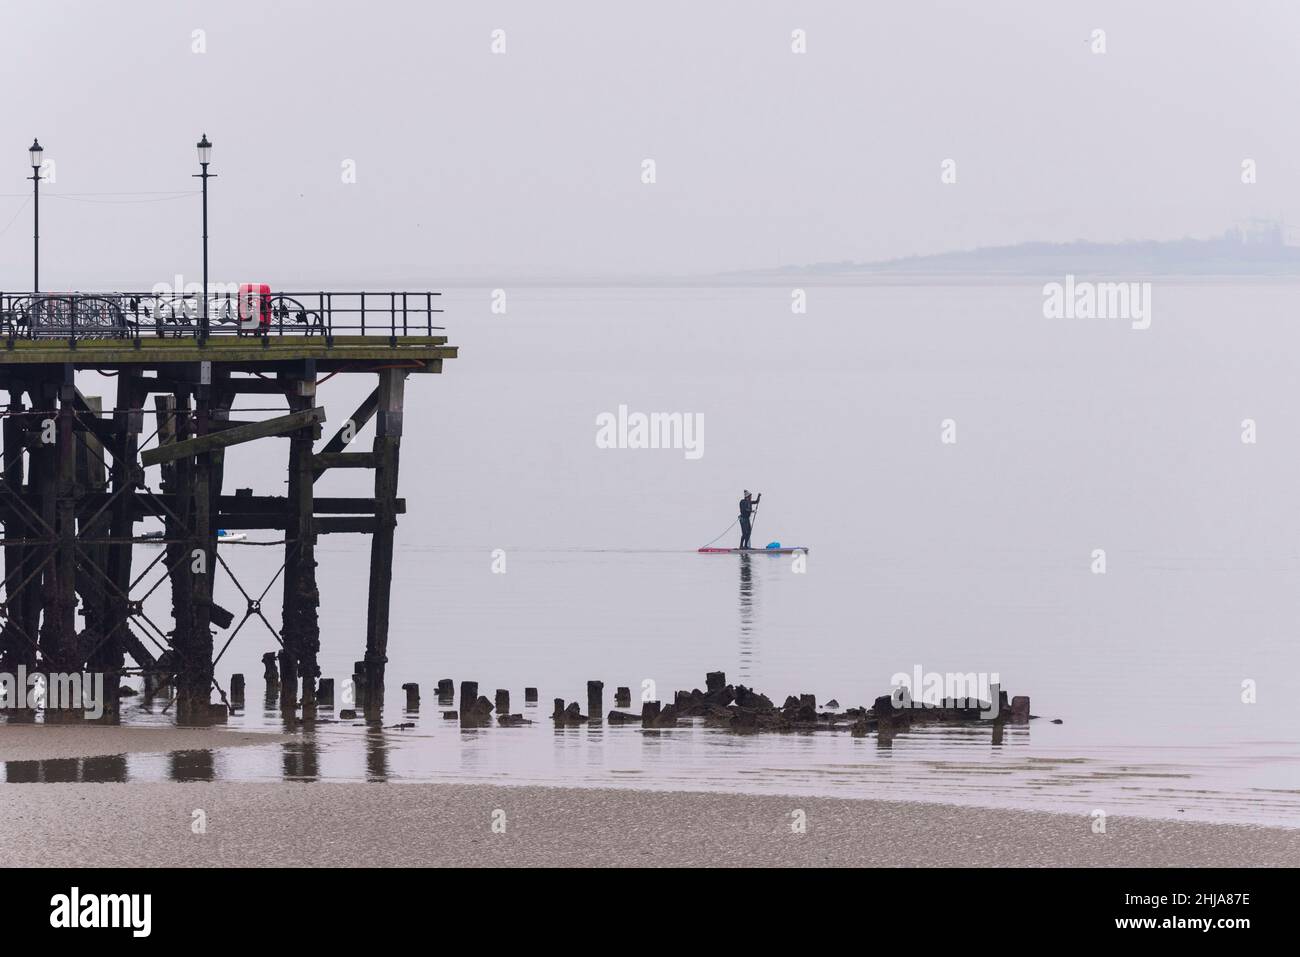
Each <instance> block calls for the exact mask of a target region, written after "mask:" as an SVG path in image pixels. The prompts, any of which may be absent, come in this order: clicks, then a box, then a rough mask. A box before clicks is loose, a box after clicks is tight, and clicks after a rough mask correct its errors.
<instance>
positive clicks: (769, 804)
mask: <svg viewBox="0 0 1300 957" xmlns="http://www.w3.org/2000/svg"><path fill="white" fill-rule="evenodd" d="M2 787H3V794H2V797H0V835H3V839H4V843H5V846H6V849H7V851H8V855H7V856H8V857H9V859H10V860H21V861H23V862H24V863H25V864H29V865H33V864H34V865H44V866H122V867H149V866H164V865H178V866H204V867H210V866H217V867H220V866H276V865H281V866H283V865H313V866H326V867H344V866H355V865H360V864H368V865H378V866H400V865H407V866H410V865H419V866H424V865H429V866H453V867H468V866H514V867H531V866H566V867H600V866H659V867H683V866H720V867H735V866H788V867H804V866H833V867H839V866H854V867H875V866H883V865H890V866H958V867H962V866H968V867H989V866H1000V867H1006V866H1055V865H1079V866H1141V867H1164V866H1210V865H1233V866H1242V865H1246V866H1260V867H1263V866H1292V867H1294V866H1296V865H1298V864H1300V830H1284V829H1280V828H1258V827H1244V826H1237V825H1213V824H1200V823H1191V822H1165V821H1155V820H1145V819H1136V818H1112V819H1110V820H1109V821H1108V822H1107V829H1106V833H1105V834H1104V835H1100V834H1094V833H1092V831H1091V827H1090V824H1091V822H1090V821H1089V820H1087V819H1084V818H1079V817H1076V816H1070V815H1059V814H1047V813H1041V812H1023V811H1006V810H987V809H980V808H962V807H950V806H943V805H935V804H918V803H905V802H889V801H856V800H832V799H809V798H786V797H779V796H752V795H739V794H736V795H723V794H702V793H686V792H648V791H632V790H598V789H577V788H571V789H564V788H542V787H501V786H487V785H461V784H379V785H375V784H295V783H284V784H246V783H224V782H217V783H192V784H177V783H165V784H163V783H160V784H32V785H23V784H14V785H3V786H2ZM196 811H202V812H203V814H204V815H205V817H206V833H203V834H196V833H194V832H193V830H192V828H191V824H192V822H193V821H194V820H195V812H196ZM796 811H802V812H803V815H804V820H805V821H806V825H807V829H806V831H805V832H804V833H795V832H794V830H793V829H792V826H791V825H792V824H793V823H794V822H795V820H796V817H795V815H794V814H793V813H792V812H796ZM494 823H495V825H496V829H495V830H494Z"/></svg>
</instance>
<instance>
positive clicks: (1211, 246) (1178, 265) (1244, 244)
mask: <svg viewBox="0 0 1300 957" xmlns="http://www.w3.org/2000/svg"><path fill="white" fill-rule="evenodd" d="M1066 273H1075V274H1080V275H1083V274H1086V275H1102V276H1247V275H1249V276H1300V246H1289V245H1287V244H1286V242H1285V241H1284V227H1283V226H1282V225H1281V224H1279V223H1271V222H1268V223H1262V224H1253V225H1251V226H1249V227H1242V228H1236V229H1230V230H1228V231H1227V232H1225V233H1224V234H1223V235H1222V236H1219V237H1216V238H1214V239H1175V240H1163V241H1161V240H1143V241H1136V242H1121V243H1094V242H1083V241H1076V242H1068V243H1048V242H1029V243H1017V244H1016V245H1014V246H988V247H984V248H980V249H970V250H962V251H958V252H949V253H938V254H935V255H929V256H908V257H905V258H902V259H890V260H886V261H884V262H870V263H855V262H848V261H844V262H835V263H813V264H811V265H807V266H783V267H778V268H776V269H767V270H756V271H752V272H747V273H745V274H744V275H745V276H747V277H749V278H751V279H760V278H773V279H774V278H777V277H797V276H807V277H809V278H825V279H840V280H845V279H852V278H855V277H861V278H863V279H867V278H871V277H888V276H902V277H905V276H966V277H974V276H986V277H992V276H1060V275H1064V274H1066ZM732 275H733V276H737V275H738V274H732Z"/></svg>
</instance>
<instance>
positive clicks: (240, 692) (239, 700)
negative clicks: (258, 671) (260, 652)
mask: <svg viewBox="0 0 1300 957" xmlns="http://www.w3.org/2000/svg"><path fill="white" fill-rule="evenodd" d="M230 703H231V704H233V705H234V706H235V707H236V708H242V707H243V706H244V676H243V675H241V674H238V673H236V674H233V675H231V676H230Z"/></svg>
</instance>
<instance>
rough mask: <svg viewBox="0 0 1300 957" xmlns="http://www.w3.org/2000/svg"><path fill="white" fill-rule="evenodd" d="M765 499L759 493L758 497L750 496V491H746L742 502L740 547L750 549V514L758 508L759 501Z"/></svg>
mask: <svg viewBox="0 0 1300 957" xmlns="http://www.w3.org/2000/svg"><path fill="white" fill-rule="evenodd" d="M762 497H763V493H762V492H759V493H758V496H757V497H753V496H751V495H750V491H749V489H745V497H744V498H742V499H741V500H740V547H741V548H750V547H752V546H750V544H749V533H750V529H751V524H750V522H751V520H750V514H751V513H752V512H753V511H754V509H756V508H757V507H758V501H759V499H761V498H762Z"/></svg>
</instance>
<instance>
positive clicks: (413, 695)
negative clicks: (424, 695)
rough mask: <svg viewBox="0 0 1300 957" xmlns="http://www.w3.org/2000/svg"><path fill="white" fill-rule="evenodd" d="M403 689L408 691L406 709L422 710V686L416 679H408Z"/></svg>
mask: <svg viewBox="0 0 1300 957" xmlns="http://www.w3.org/2000/svg"><path fill="white" fill-rule="evenodd" d="M402 690H403V691H405V692H406V710H407V711H419V710H420V686H419V684H417V683H416V682H414V681H408V682H407V683H406V684H404V685H402Z"/></svg>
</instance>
